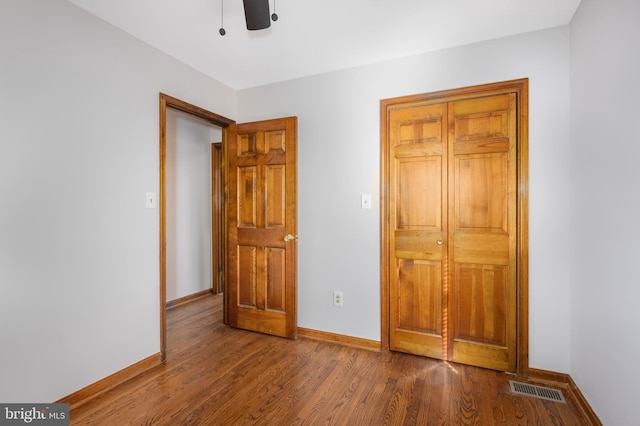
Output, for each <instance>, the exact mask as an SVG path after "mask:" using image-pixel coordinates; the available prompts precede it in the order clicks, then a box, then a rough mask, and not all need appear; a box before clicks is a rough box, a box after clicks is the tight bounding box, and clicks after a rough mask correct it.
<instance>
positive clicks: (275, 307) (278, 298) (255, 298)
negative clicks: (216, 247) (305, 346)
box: [227, 117, 297, 338]
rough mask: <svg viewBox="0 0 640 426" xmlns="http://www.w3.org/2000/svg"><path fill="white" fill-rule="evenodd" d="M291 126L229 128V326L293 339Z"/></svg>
mask: <svg viewBox="0 0 640 426" xmlns="http://www.w3.org/2000/svg"><path fill="white" fill-rule="evenodd" d="M296 126H297V119H296V118H295V117H288V118H282V119H275V120H268V121H260V122H254V123H244V124H238V125H231V126H229V131H228V144H227V147H228V173H229V180H228V182H229V228H228V235H229V249H228V250H229V251H228V262H229V263H228V265H229V266H228V289H229V313H228V315H229V324H230V325H231V326H233V327H238V328H243V329H247V330H252V331H257V332H261V333H266V334H273V335H277V336H282V337H288V338H295V337H296V335H297V326H296V238H293V239H290V241H286V239H285V237H286V236H287V235H294V236H295V235H296V234H297V229H296V226H297V225H296V194H297V188H296V143H297V141H296V130H297V129H296Z"/></svg>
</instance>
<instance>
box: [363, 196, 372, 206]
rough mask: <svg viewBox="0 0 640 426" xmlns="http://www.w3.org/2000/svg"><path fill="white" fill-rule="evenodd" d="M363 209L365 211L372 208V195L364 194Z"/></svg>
mask: <svg viewBox="0 0 640 426" xmlns="http://www.w3.org/2000/svg"><path fill="white" fill-rule="evenodd" d="M361 207H362V208H363V209H370V208H371V194H362V198H361Z"/></svg>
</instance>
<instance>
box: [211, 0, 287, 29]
mask: <svg viewBox="0 0 640 426" xmlns="http://www.w3.org/2000/svg"><path fill="white" fill-rule="evenodd" d="M243 2H244V17H245V21H246V22H247V29H248V30H250V31H255V30H264V29H265V28H269V27H270V26H271V21H273V22H275V21H277V20H278V14H277V13H276V0H273V13H272V14H271V15H269V0H243ZM220 6H221V10H222V14H221V16H222V25H221V27H220V31H219V32H220V35H221V36H223V35H225V34H226V33H227V32H226V30H225V29H224V16H223V15H224V0H220Z"/></svg>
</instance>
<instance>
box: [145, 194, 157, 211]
mask: <svg viewBox="0 0 640 426" xmlns="http://www.w3.org/2000/svg"><path fill="white" fill-rule="evenodd" d="M145 205H146V207H147V208H148V209H155V208H156V193H155V192H147V194H146V204H145Z"/></svg>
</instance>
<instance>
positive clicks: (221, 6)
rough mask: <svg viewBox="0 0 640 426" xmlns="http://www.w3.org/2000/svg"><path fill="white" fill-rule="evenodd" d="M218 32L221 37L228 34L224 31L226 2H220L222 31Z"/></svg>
mask: <svg viewBox="0 0 640 426" xmlns="http://www.w3.org/2000/svg"><path fill="white" fill-rule="evenodd" d="M274 1H275V0H274ZM218 32H219V33H220V35H221V36H223V35H225V34H226V33H227V32H226V31H225V29H224V0H220V30H219V31H218Z"/></svg>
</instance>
